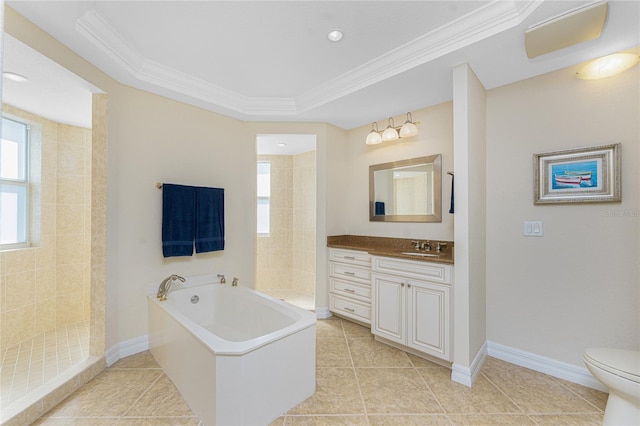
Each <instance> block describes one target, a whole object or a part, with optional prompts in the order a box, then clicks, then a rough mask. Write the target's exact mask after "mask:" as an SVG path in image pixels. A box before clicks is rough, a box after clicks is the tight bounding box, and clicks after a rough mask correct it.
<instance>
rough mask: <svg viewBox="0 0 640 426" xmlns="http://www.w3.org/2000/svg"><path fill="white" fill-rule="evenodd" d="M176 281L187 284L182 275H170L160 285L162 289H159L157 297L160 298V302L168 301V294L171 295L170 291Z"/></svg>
mask: <svg viewBox="0 0 640 426" xmlns="http://www.w3.org/2000/svg"><path fill="white" fill-rule="evenodd" d="M176 280H180V281H182V282H185V279H184V278H182V277H181V276H180V275H176V274H173V275H170V276H168V277H167V278H165V279H164V280H162V282H161V283H160V287H158V294H157V295H156V297H157V298H158V300H160V301H161V302H164V301H165V300H167V293H169V289H170V288H171V284H173V282H174V281H176Z"/></svg>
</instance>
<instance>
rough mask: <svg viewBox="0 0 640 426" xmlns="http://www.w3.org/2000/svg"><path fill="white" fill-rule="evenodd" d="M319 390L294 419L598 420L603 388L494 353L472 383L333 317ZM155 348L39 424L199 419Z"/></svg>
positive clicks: (320, 352)
mask: <svg viewBox="0 0 640 426" xmlns="http://www.w3.org/2000/svg"><path fill="white" fill-rule="evenodd" d="M316 362H317V376H316V383H317V386H316V393H315V394H314V395H313V396H312V397H311V398H309V399H307V400H306V401H304V402H302V403H301V404H300V405H298V406H296V407H294V408H292V409H291V410H289V411H288V412H287V413H285V414H283V416H282V417H280V418H278V419H276V420H275V421H274V422H273V423H272V425H273V426H290V425H371V426H373V425H376V426H377V425H393V426H400V425H432V424H437V425H453V424H464V425H500V424H502V425H580V426H583V425H600V424H601V422H602V415H603V410H604V407H605V404H606V399H607V395H606V394H605V393H602V392H599V391H595V390H592V389H589V388H585V387H582V386H578V385H575V384H573V383H569V382H566V381H563V380H560V379H556V378H553V377H550V376H547V375H544V374H541V373H538V372H535V371H532V370H528V369H525V368H522V367H518V366H515V365H512V364H508V363H505V362H503V361H500V360H497V359H494V358H489V359H488V360H487V362H486V363H485V365H484V366H483V368H482V370H481V372H480V376H479V377H478V379H477V382H476V383H475V384H474V386H473V388H467V387H466V386H463V385H460V384H457V383H454V382H452V381H451V379H450V374H451V372H450V370H448V369H446V368H444V367H441V366H438V365H436V364H433V363H431V362H429V361H426V360H423V359H421V358H418V357H415V356H413V355H409V354H407V353H405V352H403V351H400V350H397V349H394V348H391V347H389V346H386V345H383V344H381V343H378V342H376V341H374V340H373V338H372V336H371V334H370V333H369V330H368V329H367V328H364V327H361V326H359V325H356V324H354V323H351V322H349V321H344V320H341V319H336V318H334V319H329V320H323V321H318V325H317V359H316ZM198 423H199V422H198V419H197V418H196V417H195V416H194V415H193V414H192V412H191V411H190V410H189V407H188V406H187V405H186V403H185V402H184V401H183V400H182V398H181V397H180V395H179V394H178V392H177V390H176V389H175V387H174V386H173V385H172V383H171V382H170V381H169V379H168V378H167V377H166V376H165V375H164V373H163V372H162V370H161V369H160V368H159V366H158V365H157V363H156V362H155V361H154V360H153V357H152V356H151V355H150V353H149V352H143V353H141V354H137V355H134V356H131V357H128V358H125V359H122V360H120V361H119V362H117V363H116V364H114V365H113V366H112V367H110V368H108V369H106V370H105V371H104V372H103V373H101V374H100V375H99V376H98V377H96V378H95V379H94V380H93V381H91V382H89V383H88V384H87V385H85V386H84V387H83V388H81V389H80V390H78V391H77V392H76V393H74V394H73V395H71V396H70V397H69V398H67V399H66V400H65V401H63V402H62V403H60V404H59V405H58V406H57V407H55V408H54V409H52V410H51V411H50V412H49V413H47V414H45V416H44V417H42V418H41V419H40V420H38V421H37V422H36V423H35V424H37V425H65V426H66V425H194V426H195V425H198Z"/></svg>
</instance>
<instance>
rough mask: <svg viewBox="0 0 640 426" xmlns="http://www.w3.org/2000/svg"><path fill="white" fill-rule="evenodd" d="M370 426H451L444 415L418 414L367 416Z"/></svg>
mask: <svg viewBox="0 0 640 426" xmlns="http://www.w3.org/2000/svg"><path fill="white" fill-rule="evenodd" d="M369 424H370V425H371V426H423V425H451V424H453V423H451V421H450V420H449V419H448V418H447V416H446V415H444V414H429V415H425V414H420V415H415V416H401V415H396V416H369Z"/></svg>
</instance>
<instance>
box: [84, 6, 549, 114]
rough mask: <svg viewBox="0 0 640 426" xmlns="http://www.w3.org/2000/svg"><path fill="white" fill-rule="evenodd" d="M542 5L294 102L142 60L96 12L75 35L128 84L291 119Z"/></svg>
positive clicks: (455, 28)
mask: <svg viewBox="0 0 640 426" xmlns="http://www.w3.org/2000/svg"><path fill="white" fill-rule="evenodd" d="M540 4H542V0H526V1H518V0H509V1H505V0H494V1H493V2H491V3H488V4H486V5H485V6H482V7H480V8H479V9H477V10H475V11H473V12H471V13H468V14H467V15H464V16H462V17H460V18H458V19H456V20H454V21H452V22H450V23H449V24H447V25H444V26H442V27H440V28H438V29H436V30H433V31H431V32H429V33H426V34H424V35H423V36H421V37H418V38H417V39H415V40H412V41H410V42H408V43H406V44H404V45H402V46H400V47H398V48H396V49H394V50H392V51H390V52H387V53H385V54H383V55H381V56H379V57H377V58H375V59H373V60H371V61H369V62H366V63H364V64H362V65H360V66H358V67H356V68H354V69H353V70H351V71H349V72H347V73H344V74H342V75H340V76H338V77H337V78H334V79H332V80H330V81H327V82H325V83H323V84H320V85H318V86H316V87H314V88H312V89H311V90H308V91H307V92H305V93H302V94H301V95H299V96H297V97H295V98H265V97H259V98H258V97H248V96H244V95H241V94H239V93H237V92H234V91H232V90H228V89H225V88H224V87H221V86H218V85H215V84H213V83H211V82H208V81H205V80H202V79H200V78H197V77H194V76H192V75H190V74H187V73H184V72H181V71H178V70H176V69H173V68H171V67H167V66H165V65H162V64H159V63H157V62H154V61H150V60H148V59H146V58H144V57H143V56H142V55H141V54H140V53H139V52H138V51H136V49H135V48H134V47H133V46H131V44H129V43H128V42H127V40H125V39H124V38H123V37H122V36H121V35H120V34H119V33H118V32H117V31H116V30H115V29H114V28H113V27H112V26H111V25H109V23H108V22H107V21H106V20H105V19H103V18H102V17H101V16H100V15H99V14H98V12H97V11H95V10H90V11H88V12H86V13H85V14H84V15H83V16H81V17H80V18H78V20H77V21H76V31H78V32H79V33H80V34H81V35H82V36H84V37H85V38H86V39H87V40H88V41H89V42H91V43H92V44H93V45H94V46H96V47H97V48H98V49H99V50H100V51H101V52H102V53H103V54H104V55H105V56H107V57H108V58H109V59H110V60H111V61H112V62H113V63H114V64H115V65H116V66H118V67H119V68H121V69H122V70H124V71H125V72H127V73H128V74H129V75H131V76H132V77H133V78H135V79H137V80H139V81H142V82H145V83H148V84H150V85H152V86H156V87H158V88H163V89H165V90H169V91H171V92H175V93H177V94H180V95H183V96H186V97H188V98H192V99H197V100H200V101H204V102H205V103H208V104H212V105H217V106H219V107H223V108H226V109H229V110H231V111H235V112H237V113H240V114H244V115H247V116H274V115H275V116H294V115H297V114H300V113H303V112H306V111H309V110H312V109H314V108H317V107H320V106H322V105H325V104H327V103H329V102H332V101H335V100H337V99H340V98H342V97H344V96H347V95H349V94H352V93H354V92H357V91H358V90H361V89H364V88H366V87H369V86H371V85H373V84H376V83H379V82H381V81H383V80H386V79H388V78H391V77H393V76H396V75H398V74H401V73H403V72H405V71H408V70H410V69H412V68H415V67H417V66H419V65H422V64H425V63H427V62H429V61H432V60H434V59H437V58H440V57H442V56H444V55H446V54H449V53H452V52H454V51H456V50H459V49H462V48H464V47H466V46H469V45H471V44H473V43H475V42H478V41H480V40H483V39H485V38H487V37H490V36H492V35H495V34H498V33H500V32H502V31H505V30H507V29H509V28H512V27H514V26H516V25H518V24H520V23H521V22H522V21H523V20H524V19H525V18H526V17H527V16H528V15H529V14H530V13H531V12H533V11H534V10H535V9H536V8H537V7H538V6H539V5H540Z"/></svg>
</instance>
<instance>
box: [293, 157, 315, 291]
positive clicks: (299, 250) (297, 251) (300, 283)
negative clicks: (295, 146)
mask: <svg viewBox="0 0 640 426" xmlns="http://www.w3.org/2000/svg"><path fill="white" fill-rule="evenodd" d="M292 237H293V243H292V247H293V262H292V267H293V269H292V275H293V282H292V288H294V289H296V290H301V291H303V292H305V293H307V294H314V293H315V289H316V152H315V151H309V152H305V153H303V154H299V155H296V156H294V157H293V231H292Z"/></svg>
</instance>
